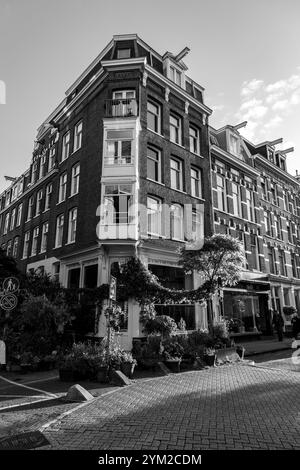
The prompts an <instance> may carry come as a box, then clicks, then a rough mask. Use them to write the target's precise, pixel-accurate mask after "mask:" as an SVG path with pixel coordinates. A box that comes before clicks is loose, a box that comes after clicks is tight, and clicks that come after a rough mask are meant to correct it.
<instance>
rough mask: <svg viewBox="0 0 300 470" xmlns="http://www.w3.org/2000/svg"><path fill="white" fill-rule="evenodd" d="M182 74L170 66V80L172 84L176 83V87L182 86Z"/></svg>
mask: <svg viewBox="0 0 300 470" xmlns="http://www.w3.org/2000/svg"><path fill="white" fill-rule="evenodd" d="M181 75H182V74H181V72H180V71H179V70H177V69H176V68H175V67H173V66H172V65H171V66H170V79H171V80H172V82H174V83H176V85H179V86H181Z"/></svg>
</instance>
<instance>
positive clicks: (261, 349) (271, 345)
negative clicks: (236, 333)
mask: <svg viewBox="0 0 300 470" xmlns="http://www.w3.org/2000/svg"><path fill="white" fill-rule="evenodd" d="M291 344H292V338H284V339H283V341H278V339H277V338H275V337H274V338H271V339H261V340H258V341H247V342H242V341H241V342H240V343H239V344H238V345H241V346H243V347H244V348H245V357H247V356H254V355H255V354H263V353H268V352H276V351H284V350H287V349H291Z"/></svg>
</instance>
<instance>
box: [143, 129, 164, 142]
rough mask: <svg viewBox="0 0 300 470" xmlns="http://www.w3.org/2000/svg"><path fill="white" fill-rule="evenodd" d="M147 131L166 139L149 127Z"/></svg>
mask: <svg viewBox="0 0 300 470" xmlns="http://www.w3.org/2000/svg"><path fill="white" fill-rule="evenodd" d="M147 131H149V132H152V134H154V135H158V136H159V137H162V138H163V139H164V137H165V136H164V135H163V134H160V133H159V132H156V131H154V130H153V129H149V127H147Z"/></svg>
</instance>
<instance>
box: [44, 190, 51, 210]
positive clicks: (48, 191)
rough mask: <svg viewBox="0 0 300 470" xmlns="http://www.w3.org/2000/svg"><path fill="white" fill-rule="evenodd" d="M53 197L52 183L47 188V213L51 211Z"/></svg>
mask: <svg viewBox="0 0 300 470" xmlns="http://www.w3.org/2000/svg"><path fill="white" fill-rule="evenodd" d="M51 196H52V183H50V184H48V185H47V186H46V197H45V211H47V210H49V209H50V204H51Z"/></svg>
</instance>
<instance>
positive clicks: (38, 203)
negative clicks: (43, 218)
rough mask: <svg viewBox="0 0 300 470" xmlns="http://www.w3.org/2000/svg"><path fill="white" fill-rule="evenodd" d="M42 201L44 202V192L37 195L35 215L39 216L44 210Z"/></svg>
mask: <svg viewBox="0 0 300 470" xmlns="http://www.w3.org/2000/svg"><path fill="white" fill-rule="evenodd" d="M42 200H43V190H41V191H39V192H38V193H37V197H36V206H35V215H36V216H37V215H39V214H40V213H41V209H42Z"/></svg>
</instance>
